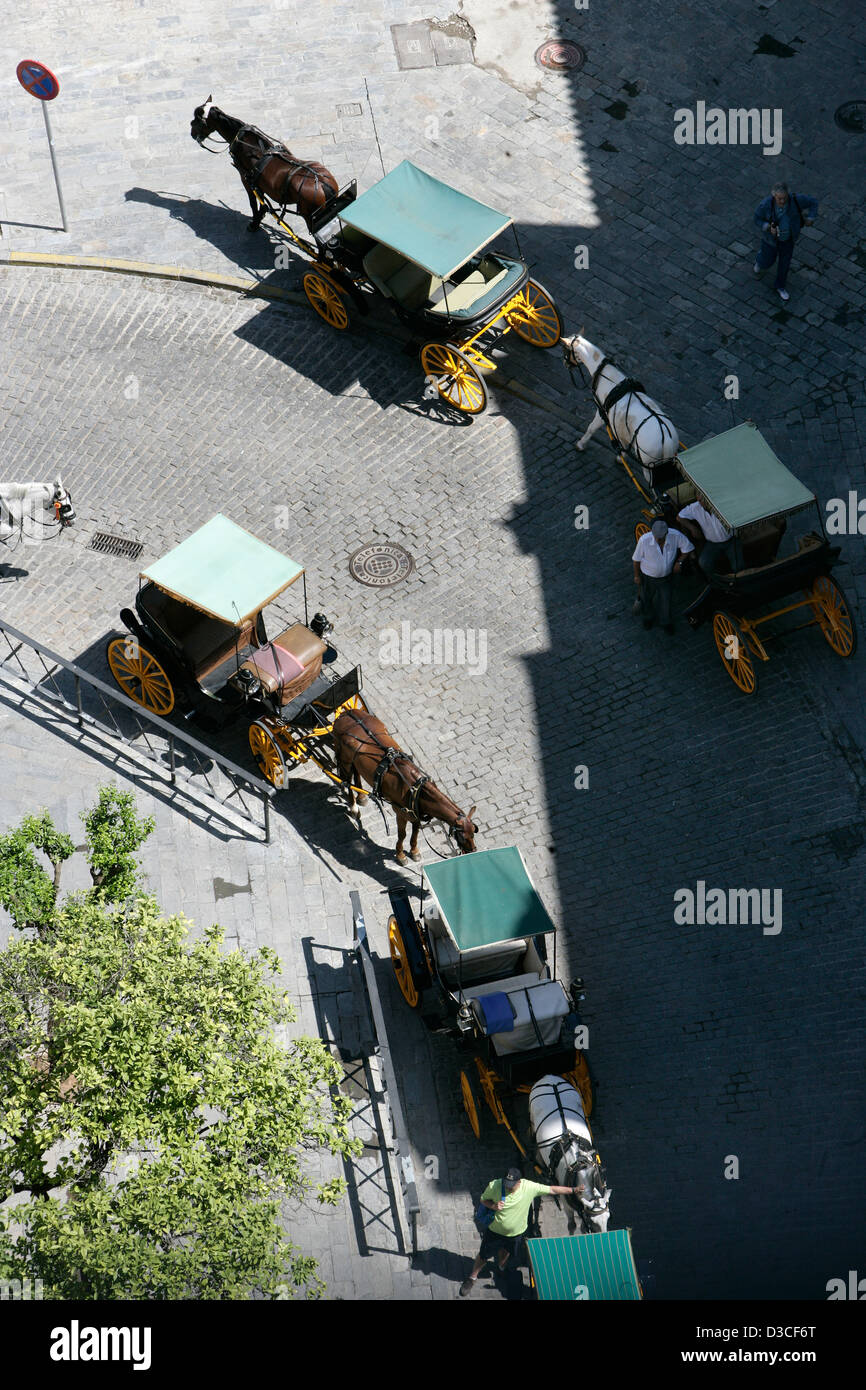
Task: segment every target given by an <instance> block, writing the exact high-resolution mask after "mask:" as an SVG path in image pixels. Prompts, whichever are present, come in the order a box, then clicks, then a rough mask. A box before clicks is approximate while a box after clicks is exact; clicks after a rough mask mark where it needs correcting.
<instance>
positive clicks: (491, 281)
mask: <svg viewBox="0 0 866 1390" xmlns="http://www.w3.org/2000/svg"><path fill="white" fill-rule="evenodd" d="M507 274H508V267H507V266H504V265H500V263H499V261H497V260H496V259H495V258H494V257H492V256H485V257H484V259H483V260H482V262H481V264H480V265H477V266H476V267H475V269H474V270H470V272H469V274H468V275H467V276H466V277H465V278H464V279H463V280H461V281H460V283H459V285H455V284H452V283H451V281H448V283H447V284H445V285H444V286H443V282H442V281H441V280H440V281H439V286H438V287H437V288H436V289H435V290H434V291H433V292H432V294H431V296H430V297H431V299H432V301H433V302H432V304H431V305H430V312H431V313H433V314H457V313H461V312H462V311H463V310H465V309H470V308H471V307H472V305H473V304H475V303H476V302H477V300H479V299H481V298H483V297H484V296H485V295H486V294H488V292H489V291H490V290H492V289H493V287H494V285H498V284H499V281H500V280H504V279H505V277H506V275H507ZM446 295H447V296H448V302H447V304H446V302H445V296H446Z"/></svg>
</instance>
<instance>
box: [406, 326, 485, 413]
mask: <svg viewBox="0 0 866 1390" xmlns="http://www.w3.org/2000/svg"><path fill="white" fill-rule="evenodd" d="M421 366H422V367H423V368H424V372H425V375H426V376H430V377H435V378H436V385H437V388H438V391H439V395H440V396H441V397H442V399H443V401H447V402H448V404H449V405H453V406H454V407H455V408H456V409H457V410H462V411H464V413H465V414H467V415H480V414H481V412H482V410H484V409H485V408H486V406H487V387H486V386H485V385H484V378H483V377H482V375H481V373H480V372H479V371H478V370H477V368H476V367H474V366H473V364H472V363H471V362H470V360H469V358H468V357H467V356H466V354H465V353H463V352H461V351H460V349H459V348H456V347H454V345H453V343H425V344H424V346H423V347H422V349H421Z"/></svg>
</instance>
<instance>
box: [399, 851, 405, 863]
mask: <svg viewBox="0 0 866 1390" xmlns="http://www.w3.org/2000/svg"><path fill="white" fill-rule="evenodd" d="M397 863H398V864H405V863H406V856H405V854H403V853H402V852H401V853H400V854H398V855H397Z"/></svg>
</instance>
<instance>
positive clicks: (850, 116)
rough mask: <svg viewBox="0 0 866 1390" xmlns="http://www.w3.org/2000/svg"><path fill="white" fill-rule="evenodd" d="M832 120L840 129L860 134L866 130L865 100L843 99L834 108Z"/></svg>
mask: <svg viewBox="0 0 866 1390" xmlns="http://www.w3.org/2000/svg"><path fill="white" fill-rule="evenodd" d="M833 120H834V121H835V122H836V124H837V126H840V127H841V129H842V130H847V131H848V132H849V133H850V134H852V135H862V134H863V132H864V130H866V101H845V102H843V103H842V105H841V106H840V107H838V109H837V110H836V112H835V114H834V116H833Z"/></svg>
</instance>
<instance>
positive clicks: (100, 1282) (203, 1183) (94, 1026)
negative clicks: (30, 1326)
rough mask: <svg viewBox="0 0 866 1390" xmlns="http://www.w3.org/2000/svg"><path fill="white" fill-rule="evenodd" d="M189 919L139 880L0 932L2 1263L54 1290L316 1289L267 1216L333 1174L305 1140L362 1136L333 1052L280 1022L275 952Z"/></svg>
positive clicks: (61, 1294) (339, 1184)
mask: <svg viewBox="0 0 866 1390" xmlns="http://www.w3.org/2000/svg"><path fill="white" fill-rule="evenodd" d="M187 937H188V931H187V924H186V923H185V921H184V919H183V918H181V917H171V918H165V917H163V916H161V914H160V912H159V909H158V906H157V904H156V903H155V901H154V900H153V899H150V898H146V897H144V896H141V895H140V896H139V897H138V898H136V899H129V900H127V901H126V902H125V903H124V904H122V905H110V904H105V903H101V902H99V901H98V900H96V898H95V896H94V894H92V893H90V894H82V895H77V896H75V897H73V898H71V899H70V900H68V901H67V902H66V903H65V904H64V905H63V906H62V907H59V908H56V909H55V913H54V919H53V922H52V929H51V931H49V932H45V933H43V934H42V935H41V936H35V937H29V938H18V939H16V940H14V941H13V942H12V943H11V944H10V945H9V946H8V947H7V948H6V950H5V951H3V952H0V1277H2V1278H7V1279H8V1278H15V1279H24V1278H28V1277H29V1278H40V1279H42V1281H43V1286H44V1296H45V1297H47V1298H60V1299H76V1298H85V1299H155V1298H156V1299H231V1298H248V1297H250V1296H251V1295H253V1294H256V1295H259V1296H261V1295H263V1296H264V1297H270V1298H274V1297H286V1296H290V1295H291V1294H292V1292H293V1291H300V1290H303V1291H304V1292H305V1293H306V1294H307V1296H315V1295H316V1294H317V1293H319V1292H320V1291H321V1289H322V1287H323V1286H322V1285H321V1283H320V1281H319V1280H318V1277H317V1275H316V1264H315V1261H314V1260H312V1259H311V1258H309V1257H308V1256H305V1255H304V1254H303V1252H302V1251H301V1250H299V1249H297V1248H296V1247H295V1246H293V1245H292V1243H291V1241H290V1240H289V1239H288V1238H287V1237H286V1235H285V1233H284V1231H283V1229H282V1225H281V1219H280V1218H281V1213H282V1210H283V1204H284V1203H285V1201H286V1199H299V1198H300V1199H315V1200H317V1201H319V1202H324V1203H334V1202H336V1201H337V1200H338V1198H339V1196H340V1194H341V1192H342V1191H343V1190H344V1186H345V1185H344V1183H343V1180H342V1179H340V1178H335V1179H332V1180H330V1181H328V1182H325V1183H320V1184H314V1183H313V1182H312V1181H311V1180H310V1179H309V1178H308V1177H307V1176H306V1175H305V1173H304V1155H305V1153H306V1152H307V1151H308V1150H310V1149H316V1150H320V1149H325V1150H327V1151H329V1152H330V1153H331V1154H334V1155H347V1154H349V1153H356V1152H358V1141H357V1140H355V1141H353V1140H350V1138H349V1133H348V1116H349V1106H350V1102H349V1101H348V1100H347V1098H346V1097H344V1096H342V1095H341V1094H340V1093H339V1092H338V1090H337V1089H336V1088H337V1087H338V1084H339V1081H340V1079H341V1077H342V1069H341V1067H340V1065H339V1063H338V1062H337V1061H336V1060H335V1059H334V1058H333V1057H331V1055H330V1054H329V1052H328V1051H327V1049H326V1048H325V1047H324V1045H323V1044H322V1043H321V1042H320V1041H319V1040H318V1039H313V1038H299V1039H296V1040H295V1041H293V1042H290V1043H288V1044H283V1043H282V1042H280V1041H279V1039H278V1035H277V1034H275V1030H280V1032H284V1030H285V1027H286V1025H287V1024H289V1023H290V1022H291V1021H292V1018H293V1013H292V1009H291V1006H290V1004H289V1002H288V999H287V997H286V996H285V995H284V994H282V993H280V992H279V991H278V989H277V988H276V986H275V983H274V980H273V976H274V975H275V974H276V973H277V971H278V969H279V962H278V958H277V957H276V955H275V953H274V952H272V951H270V950H268V949H267V948H265V949H262V950H261V951H260V952H259V953H258V954H256V955H247V954H244V953H242V952H240V951H237V950H235V951H231V952H225V951H223V950H222V949H221V947H222V942H223V937H222V932H221V930H220V928H218V927H211V928H210V929H209V930H208V931H207V932H206V933H205V939H204V940H200V941H197V942H195V943H194V944H190V943H189V941H188V939H187ZM10 1199H12V1200H10Z"/></svg>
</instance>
